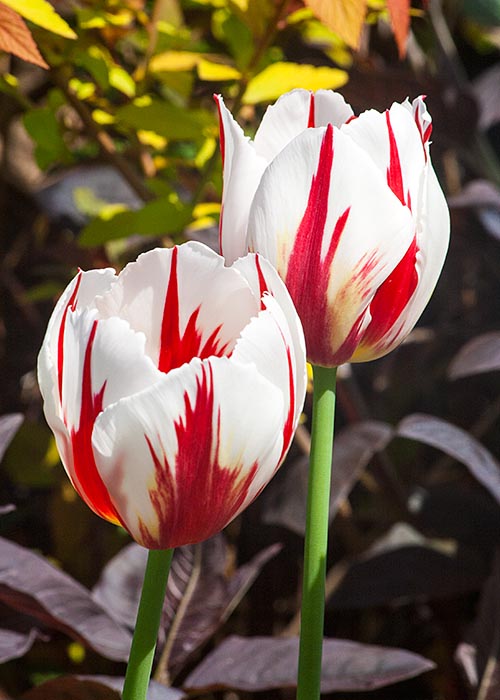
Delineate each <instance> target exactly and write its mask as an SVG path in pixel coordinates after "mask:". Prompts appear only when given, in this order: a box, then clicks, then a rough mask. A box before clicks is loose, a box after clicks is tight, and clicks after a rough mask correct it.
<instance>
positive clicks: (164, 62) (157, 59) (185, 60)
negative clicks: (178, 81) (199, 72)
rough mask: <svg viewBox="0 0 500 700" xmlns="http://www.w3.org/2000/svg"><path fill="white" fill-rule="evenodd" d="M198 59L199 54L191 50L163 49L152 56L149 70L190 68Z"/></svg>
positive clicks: (156, 71)
mask: <svg viewBox="0 0 500 700" xmlns="http://www.w3.org/2000/svg"><path fill="white" fill-rule="evenodd" d="M199 60H200V54H199V53H194V52H192V51H164V52H163V53H159V54H157V55H156V56H153V58H152V59H151V61H150V62H149V70H150V71H152V72H153V73H160V72H161V71H184V70H192V69H193V68H194V67H195V66H196V65H197V64H198V61H199Z"/></svg>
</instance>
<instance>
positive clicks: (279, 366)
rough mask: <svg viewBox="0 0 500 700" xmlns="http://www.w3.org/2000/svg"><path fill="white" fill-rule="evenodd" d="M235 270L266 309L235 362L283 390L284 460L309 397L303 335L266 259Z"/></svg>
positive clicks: (254, 258) (252, 259)
mask: <svg viewBox="0 0 500 700" xmlns="http://www.w3.org/2000/svg"><path fill="white" fill-rule="evenodd" d="M233 267H234V268H236V269H237V270H238V271H239V272H241V274H242V275H244V276H245V278H246V279H247V281H248V282H249V284H250V285H251V286H252V288H253V290H254V294H255V295H256V296H260V297H261V298H262V308H263V311H262V312H261V313H260V314H259V316H258V317H257V318H255V319H252V321H251V322H250V324H249V325H248V326H247V327H246V328H245V329H244V330H243V333H242V335H241V337H240V339H239V340H238V342H237V344H236V347H235V350H234V353H233V359H234V360H237V359H241V360H242V361H244V362H254V363H255V365H256V366H257V369H258V370H259V372H260V373H261V374H262V375H263V376H264V377H266V378H268V379H269V380H270V381H272V382H274V383H275V384H276V385H277V386H278V387H279V388H280V389H281V391H282V393H283V397H284V410H285V414H284V416H283V434H284V442H283V450H282V455H281V458H283V457H284V456H285V454H286V452H287V450H288V448H289V447H290V444H291V441H292V438H293V434H294V432H295V430H296V428H297V425H298V422H299V418H300V415H301V412H302V406H303V404H304V399H305V394H306V385H307V374H306V362H305V357H306V354H305V341H304V332H303V330H302V326H301V324H300V322H299V319H298V316H297V312H296V311H295V307H294V306H293V302H292V300H291V298H290V295H289V294H288V291H287V289H286V287H285V285H284V284H283V282H282V281H281V280H280V278H279V277H278V276H277V274H276V271H275V270H274V268H273V267H272V265H271V264H270V263H269V262H268V261H267V260H266V259H265V258H262V257H261V256H258V255H247V256H246V257H245V258H240V260H237V261H236V263H234V266H233ZM281 458H280V461H281Z"/></svg>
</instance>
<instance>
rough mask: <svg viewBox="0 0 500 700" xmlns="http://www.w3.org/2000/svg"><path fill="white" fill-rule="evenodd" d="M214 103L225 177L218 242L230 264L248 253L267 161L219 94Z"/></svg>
mask: <svg viewBox="0 0 500 700" xmlns="http://www.w3.org/2000/svg"><path fill="white" fill-rule="evenodd" d="M215 100H216V103H217V107H218V110H219V121H220V147H221V154H222V163H223V177H224V191H223V194H222V208H221V215H220V225H219V243H220V251H221V254H222V255H224V257H225V259H226V262H227V264H228V265H231V263H233V262H234V261H235V260H236V259H237V258H239V257H241V256H242V255H245V253H246V252H247V243H246V233H247V221H248V211H249V209H250V204H251V203H252V198H253V195H254V193H255V190H256V189H257V186H258V184H259V182H260V178H261V176H262V173H263V172H264V169H265V167H266V165H267V161H266V160H265V159H264V158H262V157H261V156H259V155H257V153H256V151H255V149H254V147H253V144H252V143H251V141H250V139H248V138H247V137H246V136H245V135H244V134H243V131H242V129H241V127H240V126H239V124H237V122H236V121H235V120H234V119H233V117H232V114H231V112H229V110H228V109H227V108H226V106H225V104H224V100H223V99H222V97H221V96H220V95H217V96H216V97H215Z"/></svg>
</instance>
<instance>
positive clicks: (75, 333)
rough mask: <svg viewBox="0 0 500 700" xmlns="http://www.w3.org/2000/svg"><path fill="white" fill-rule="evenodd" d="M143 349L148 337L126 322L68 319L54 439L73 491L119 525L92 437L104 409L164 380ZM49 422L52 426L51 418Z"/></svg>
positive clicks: (78, 314) (87, 313) (86, 314)
mask: <svg viewBox="0 0 500 700" xmlns="http://www.w3.org/2000/svg"><path fill="white" fill-rule="evenodd" d="M144 345H145V338H144V336H143V335H142V334H140V333H134V332H133V331H132V330H131V329H130V327H129V326H128V324H127V323H126V322H125V321H123V320H121V319H118V318H112V319H109V320H104V321H102V320H101V321H100V320H99V319H98V318H97V311H96V310H95V309H92V310H87V309H85V310H83V311H78V310H77V311H75V312H70V313H69V314H68V315H67V317H66V319H65V334H64V347H63V354H62V367H63V370H64V373H63V383H62V395H61V403H60V412H59V418H60V420H61V421H62V425H64V429H62V426H61V422H59V423H57V424H56V425H55V426H54V429H55V430H56V429H57V435H56V439H57V443H58V447H59V450H60V454H61V457H62V460H63V463H64V466H65V468H66V471H67V472H68V475H69V477H70V479H71V481H72V483H73V485H74V487H75V489H76V490H77V491H78V493H79V494H80V496H81V497H82V498H83V500H84V501H85V502H86V503H87V504H88V505H89V506H90V507H91V508H92V509H93V510H94V511H95V512H96V513H97V514H98V515H100V516H101V517H104V518H106V519H108V520H113V521H115V522H119V517H118V515H117V513H116V512H115V510H114V508H113V507H112V505H111V503H110V501H109V497H108V495H107V492H106V489H105V488H104V486H103V484H102V482H101V479H100V478H99V475H98V473H97V471H96V466H95V461H94V456H93V452H92V445H91V435H92V430H93V427H94V423H95V420H96V418H97V416H98V415H99V413H101V411H102V410H103V409H104V408H106V406H108V405H110V404H112V403H114V402H116V401H117V400H118V399H120V398H122V397H124V396H129V395H133V394H135V393H136V392H138V391H141V390H142V389H144V388H146V387H148V386H151V384H154V383H155V382H157V381H159V379H160V378H161V377H162V375H161V373H160V372H159V371H158V370H157V369H156V368H155V366H154V365H153V363H152V361H151V359H150V358H149V357H147V356H146V355H145V353H144ZM46 403H47V402H46ZM47 420H48V421H49V425H51V423H50V416H49V415H47ZM51 427H53V426H52V425H51Z"/></svg>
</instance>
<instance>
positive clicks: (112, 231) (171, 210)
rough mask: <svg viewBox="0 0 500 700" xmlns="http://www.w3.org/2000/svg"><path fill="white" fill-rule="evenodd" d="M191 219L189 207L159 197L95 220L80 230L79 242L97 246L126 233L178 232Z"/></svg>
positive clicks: (158, 234)
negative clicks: (130, 209) (106, 217)
mask: <svg viewBox="0 0 500 700" xmlns="http://www.w3.org/2000/svg"><path fill="white" fill-rule="evenodd" d="M172 200H173V201H172ZM191 218H192V209H191V207H189V206H186V205H184V204H182V203H180V202H179V201H178V200H175V199H174V198H173V197H170V198H164V199H158V200H156V201H154V202H148V203H147V204H145V205H144V206H143V207H142V209H139V210H138V211H121V212H118V213H117V214H115V215H114V216H112V217H111V218H108V219H103V218H97V219H94V220H93V221H91V222H90V223H89V224H88V226H86V227H85V228H84V229H83V231H82V235H81V238H80V244H81V245H82V246H98V245H102V244H103V243H106V242H107V241H112V240H115V239H118V238H125V237H127V236H134V235H141V236H163V235H166V234H173V233H179V232H181V231H182V230H183V229H184V227H185V226H186V225H187V224H188V223H189V222H190V221H191Z"/></svg>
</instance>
